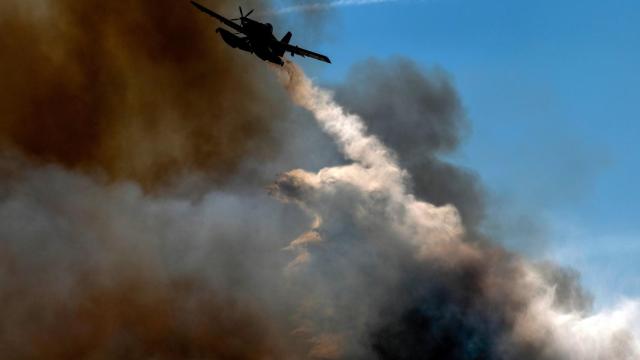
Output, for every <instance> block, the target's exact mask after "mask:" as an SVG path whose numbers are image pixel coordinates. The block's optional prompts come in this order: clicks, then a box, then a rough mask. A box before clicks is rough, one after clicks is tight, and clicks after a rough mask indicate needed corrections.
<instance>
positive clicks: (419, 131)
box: [336, 58, 485, 231]
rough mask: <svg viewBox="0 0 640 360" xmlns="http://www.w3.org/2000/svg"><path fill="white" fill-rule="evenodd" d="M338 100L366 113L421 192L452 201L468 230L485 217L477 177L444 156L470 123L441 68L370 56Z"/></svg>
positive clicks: (430, 199)
mask: <svg viewBox="0 0 640 360" xmlns="http://www.w3.org/2000/svg"><path fill="white" fill-rule="evenodd" d="M336 101H337V102H338V103H340V104H343V105H344V107H345V109H347V110H348V111H350V112H353V113H355V114H359V115H360V116H362V118H363V119H364V121H365V122H366V124H367V127H368V128H369V131H370V132H371V133H372V134H374V135H376V136H378V137H379V138H380V140H382V142H384V143H385V144H386V145H387V146H389V147H390V148H391V149H393V151H395V152H396V153H397V154H398V160H399V163H400V165H401V166H402V167H404V168H405V169H407V170H408V171H409V173H410V174H411V178H412V185H413V192H414V193H415V195H416V196H418V197H420V198H422V199H424V200H426V201H428V202H430V203H433V204H435V205H444V204H453V205H455V206H456V208H457V209H458V210H459V211H460V214H461V216H462V219H463V221H464V223H465V226H466V227H467V229H470V230H474V231H475V230H476V228H477V226H478V225H479V224H480V223H481V222H482V220H483V217H484V212H485V211H484V209H485V207H484V201H485V199H484V193H483V190H482V189H481V186H480V185H479V183H478V180H477V176H476V175H475V174H473V173H472V172H471V171H469V170H467V169H463V168H461V167H458V166H454V165H451V164H449V163H447V162H445V161H442V160H440V156H442V155H445V154H447V153H450V152H452V151H455V150H456V148H457V147H458V145H459V144H460V141H461V140H462V138H463V137H464V136H465V134H466V133H467V132H468V129H469V124H468V122H467V119H466V117H465V114H464V110H463V108H462V104H461V102H460V99H459V98H458V94H457V92H456V91H455V89H454V88H453V85H452V84H451V82H450V81H449V79H448V77H447V75H446V74H445V73H444V72H443V71H442V70H440V69H435V70H433V71H431V72H429V73H425V72H424V71H422V70H420V69H419V68H418V66H417V65H416V64H415V63H413V62H411V61H410V60H407V59H403V58H394V59H391V60H388V61H386V62H381V61H377V60H368V61H365V62H362V63H359V64H357V65H356V66H354V68H353V71H351V72H350V73H349V75H348V76H347V79H346V81H345V83H344V84H342V85H340V86H339V87H338V88H337V89H336Z"/></svg>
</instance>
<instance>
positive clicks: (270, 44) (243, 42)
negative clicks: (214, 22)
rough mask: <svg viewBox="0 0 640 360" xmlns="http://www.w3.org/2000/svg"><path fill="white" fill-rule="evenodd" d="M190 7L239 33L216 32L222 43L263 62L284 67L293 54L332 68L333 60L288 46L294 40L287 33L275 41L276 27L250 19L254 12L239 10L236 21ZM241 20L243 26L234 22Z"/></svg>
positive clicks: (202, 7)
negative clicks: (287, 55)
mask: <svg viewBox="0 0 640 360" xmlns="http://www.w3.org/2000/svg"><path fill="white" fill-rule="evenodd" d="M191 4H193V6H195V7H196V8H197V9H198V10H200V11H202V12H203V13H205V14H207V15H209V16H212V17H214V18H216V19H218V20H220V21H221V22H222V23H223V24H225V25H227V26H228V27H230V28H232V29H233V30H235V31H237V33H236V34H235V35H234V34H232V33H231V32H229V31H227V30H225V29H223V28H218V29H216V32H217V33H220V36H222V40H224V41H225V42H226V43H227V44H229V45H230V46H231V47H232V48H238V49H240V50H244V51H248V52H250V53H253V54H256V55H257V56H258V57H259V58H260V59H262V60H265V61H270V62H272V63H274V64H278V65H284V61H282V57H283V56H284V54H285V53H286V52H289V53H291V56H293V55H294V54H298V55H300V56H302V57H305V56H308V57H310V58H314V59H316V60H320V61H324V62H327V63H329V64H330V63H331V60H329V58H328V57H326V56H324V55H322V54H318V53H315V52H313V51H309V50H306V49H303V48H300V47H298V46H294V45H289V40H291V32H287V34H286V35H285V36H284V37H283V38H282V39H281V40H278V39H276V37H275V36H274V35H273V26H272V25H271V24H269V23H266V24H263V23H261V22H258V21H255V20H253V19H249V15H251V13H252V12H253V10H251V11H249V12H248V13H246V14H243V13H242V8H241V7H239V10H240V17H239V18H237V19H231V20H229V19H227V18H225V17H224V16H222V15H219V14H216V13H215V12H213V11H211V10H210V9H207V8H206V7H204V6H202V5H200V4H198V3H197V2H195V1H191ZM238 20H239V21H240V24H237V23H235V22H234V21H238ZM238 34H243V35H244V36H242V37H240V36H236V35H238Z"/></svg>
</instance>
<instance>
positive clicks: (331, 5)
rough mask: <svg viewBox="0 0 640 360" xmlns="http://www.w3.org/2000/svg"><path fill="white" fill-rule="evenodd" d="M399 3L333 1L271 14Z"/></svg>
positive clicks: (295, 6) (355, 0)
mask: <svg viewBox="0 0 640 360" xmlns="http://www.w3.org/2000/svg"><path fill="white" fill-rule="evenodd" d="M399 1H401V0H335V1H325V2H315V3H311V4H302V5H293V6H287V7H284V8H281V9H278V10H275V11H273V14H288V13H295V12H311V11H321V10H327V9H332V8H336V7H345V6H361V5H373V4H383V3H390V2H399Z"/></svg>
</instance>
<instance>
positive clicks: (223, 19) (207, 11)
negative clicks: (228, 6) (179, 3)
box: [191, 1, 244, 33]
mask: <svg viewBox="0 0 640 360" xmlns="http://www.w3.org/2000/svg"><path fill="white" fill-rule="evenodd" d="M191 4H193V6H195V7H196V8H197V9H198V10H200V11H202V12H203V13H205V14H207V15H209V16H211V17H214V18H216V19H218V20H220V21H221V22H222V23H223V24H225V25H227V26H228V27H230V28H232V29H233V30H235V31H237V32H241V33H244V31H243V29H242V26H240V25H238V24H236V23H234V22H233V21H231V20H229V19H227V18H226V17H224V16H222V15H220V14H216V13H215V12H213V11H211V10H210V9H207V8H206V7H204V6H202V5H200V4H198V3H197V2H195V1H191Z"/></svg>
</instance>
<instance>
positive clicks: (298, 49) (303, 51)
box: [280, 43, 331, 64]
mask: <svg viewBox="0 0 640 360" xmlns="http://www.w3.org/2000/svg"><path fill="white" fill-rule="evenodd" d="M280 46H283V47H284V51H285V52H290V53H291V55H293V54H298V55H300V56H302V57H305V56H308V57H310V58H314V59H316V60H320V61H324V62H326V63H329V64H331V60H329V58H328V57H326V56H324V55H322V54H318V53H315V52H313V51H310V50H307V49H303V48H301V47H299V46H294V45H289V44H283V43H280Z"/></svg>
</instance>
